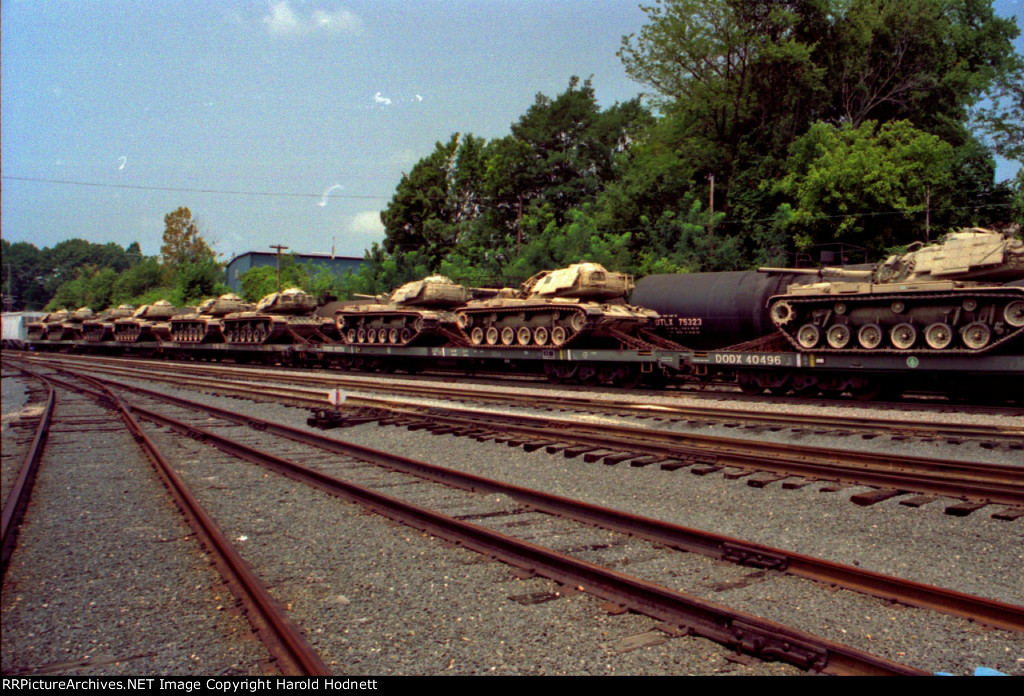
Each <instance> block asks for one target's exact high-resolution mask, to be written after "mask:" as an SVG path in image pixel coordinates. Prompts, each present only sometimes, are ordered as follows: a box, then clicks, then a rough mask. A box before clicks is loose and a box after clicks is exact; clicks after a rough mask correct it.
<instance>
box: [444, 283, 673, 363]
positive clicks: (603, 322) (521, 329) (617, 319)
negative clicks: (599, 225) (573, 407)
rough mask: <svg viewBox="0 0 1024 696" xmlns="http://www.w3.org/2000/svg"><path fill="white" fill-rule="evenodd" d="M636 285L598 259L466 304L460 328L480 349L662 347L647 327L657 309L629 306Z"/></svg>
mask: <svg viewBox="0 0 1024 696" xmlns="http://www.w3.org/2000/svg"><path fill="white" fill-rule="evenodd" d="M632 288H633V279H632V277H631V276H629V275H627V274H625V273H615V272H610V271H607V270H606V269H605V268H604V266H601V265H600V264H596V263H578V264H573V265H572V266H569V267H568V268H562V269H558V270H555V271H542V272H540V273H538V274H536V275H534V276H533V277H531V278H530V279H529V280H527V281H526V282H524V283H523V284H522V285H521V286H520V289H519V292H518V293H512V292H508V291H504V292H503V291H498V292H496V293H494V296H493V297H490V298H488V299H483V300H475V301H472V302H469V303H467V304H466V306H465V307H463V308H462V309H460V310H458V312H457V313H456V314H457V318H458V326H459V329H460V330H461V331H462V334H463V336H464V337H465V340H466V342H468V343H469V344H470V345H472V346H478V347H482V348H487V347H494V348H503V347H522V348H528V349H541V348H550V347H555V348H561V347H563V346H568V345H569V344H582V343H586V344H587V346H592V347H620V348H635V349H640V348H652V347H656V346H658V345H661V344H662V343H663V339H657V338H656V337H654V336H653V335H652V334H650V333H649V332H648V331H647V329H648V328H649V326H650V325H651V323H652V322H653V321H654V320H655V319H656V318H657V316H658V314H657V312H654V311H653V310H649V309H643V308H640V307H634V306H632V305H628V304H626V302H625V296H626V293H628V292H629V291H630V290H631V289H632ZM673 345H674V344H673ZM664 347H668V346H667V342H666V345H665V346H664Z"/></svg>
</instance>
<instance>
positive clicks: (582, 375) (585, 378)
mask: <svg viewBox="0 0 1024 696" xmlns="http://www.w3.org/2000/svg"><path fill="white" fill-rule="evenodd" d="M576 374H577V375H578V376H579V379H580V383H581V384H584V385H586V386H588V387H593V386H595V385H597V380H598V374H597V366H596V365H580V369H579V370H578V371H577V372H576Z"/></svg>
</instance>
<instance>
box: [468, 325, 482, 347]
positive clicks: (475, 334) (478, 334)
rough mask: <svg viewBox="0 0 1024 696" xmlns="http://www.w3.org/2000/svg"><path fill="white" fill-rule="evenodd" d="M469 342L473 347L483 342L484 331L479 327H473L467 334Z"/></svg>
mask: <svg viewBox="0 0 1024 696" xmlns="http://www.w3.org/2000/svg"><path fill="white" fill-rule="evenodd" d="M469 342H470V343H472V344H473V345H474V346H478V345H480V344H481V343H483V342H484V330H483V329H482V328H480V327H479V326H474V327H473V330H472V331H470V332H469Z"/></svg>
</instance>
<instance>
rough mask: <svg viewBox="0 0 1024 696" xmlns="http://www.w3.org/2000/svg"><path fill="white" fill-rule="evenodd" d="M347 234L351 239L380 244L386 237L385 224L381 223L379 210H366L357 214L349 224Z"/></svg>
mask: <svg viewBox="0 0 1024 696" xmlns="http://www.w3.org/2000/svg"><path fill="white" fill-rule="evenodd" d="M346 232H347V233H348V235H349V236H351V237H356V238H360V239H363V240H365V241H366V243H367V245H368V244H369V242H371V241H372V242H379V241H380V240H381V239H383V237H384V223H383V222H381V221H380V211H379V210H366V211H363V212H361V213H356V214H355V215H354V216H353V217H352V222H350V223H349V224H348V227H347V229H346Z"/></svg>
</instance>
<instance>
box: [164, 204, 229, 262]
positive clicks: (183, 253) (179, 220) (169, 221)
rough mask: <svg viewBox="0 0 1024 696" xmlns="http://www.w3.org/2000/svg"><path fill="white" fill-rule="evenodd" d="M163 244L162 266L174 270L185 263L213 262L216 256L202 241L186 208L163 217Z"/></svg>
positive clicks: (195, 224) (196, 226)
mask: <svg viewBox="0 0 1024 696" xmlns="http://www.w3.org/2000/svg"><path fill="white" fill-rule="evenodd" d="M164 225H165V228H164V243H163V246H161V247H160V256H161V258H162V260H163V263H164V266H165V267H166V268H169V269H175V268H177V267H178V266H180V265H182V264H186V263H202V262H204V261H213V260H214V259H216V254H214V253H213V249H211V248H210V246H209V244H207V243H206V240H205V239H203V236H202V234H201V233H200V231H199V225H198V224H197V223H196V221H195V220H193V218H192V211H191V210H189V209H188V208H178V209H177V210H175V211H174V212H171V213H168V214H167V215H165V216H164Z"/></svg>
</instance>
